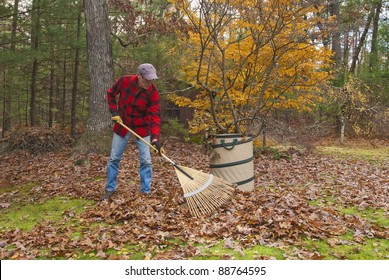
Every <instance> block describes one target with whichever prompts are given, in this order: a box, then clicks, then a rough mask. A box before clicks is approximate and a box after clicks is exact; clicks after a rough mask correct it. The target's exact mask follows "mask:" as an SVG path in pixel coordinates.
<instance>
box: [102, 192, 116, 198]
mask: <svg viewBox="0 0 389 280" xmlns="http://www.w3.org/2000/svg"><path fill="white" fill-rule="evenodd" d="M114 193H115V191H105V194H104V195H103V197H102V198H101V200H107V199H108V198H110V196H111V195H113V194H114Z"/></svg>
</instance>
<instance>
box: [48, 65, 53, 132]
mask: <svg viewBox="0 0 389 280" xmlns="http://www.w3.org/2000/svg"><path fill="white" fill-rule="evenodd" d="M53 123H54V68H51V69H50V89H49V127H50V128H51V127H53Z"/></svg>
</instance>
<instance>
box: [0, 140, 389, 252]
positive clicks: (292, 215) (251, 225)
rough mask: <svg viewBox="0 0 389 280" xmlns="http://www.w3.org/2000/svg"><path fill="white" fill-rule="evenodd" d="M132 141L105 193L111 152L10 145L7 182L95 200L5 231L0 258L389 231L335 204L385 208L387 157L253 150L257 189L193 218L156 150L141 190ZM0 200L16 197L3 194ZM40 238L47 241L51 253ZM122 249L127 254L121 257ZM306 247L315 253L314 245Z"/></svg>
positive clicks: (196, 164) (177, 147)
mask: <svg viewBox="0 0 389 280" xmlns="http://www.w3.org/2000/svg"><path fill="white" fill-rule="evenodd" d="M131 145H133V144H131ZM134 149H136V148H135V146H134V147H130V148H128V149H127V152H126V153H125V155H124V157H123V160H122V165H121V172H120V174H119V178H118V191H117V193H116V194H115V195H114V196H113V197H112V200H110V201H108V202H99V198H100V197H101V195H102V194H103V192H104V185H105V167H106V161H107V159H108V157H107V155H97V154H94V155H71V154H70V153H69V152H68V151H66V150H65V151H62V152H59V153H51V154H50V153H49V154H47V155H45V156H44V157H43V156H41V157H34V156H30V155H28V154H23V156H15V154H6V155H5V157H4V160H3V161H2V162H1V164H0V165H1V166H0V168H1V170H2V175H1V182H2V184H3V185H19V184H23V183H26V182H37V183H38V184H39V185H38V186H37V187H36V188H34V189H33V190H32V191H31V193H30V195H31V197H32V198H34V199H35V200H39V199H45V198H49V197H53V196H56V195H61V196H71V197H77V198H78V197H82V198H86V199H91V200H95V201H96V203H95V204H94V205H93V206H91V207H88V208H87V209H86V210H85V211H84V212H83V213H82V214H81V215H80V216H77V217H74V215H73V214H72V213H71V209H69V211H65V212H64V213H63V223H62V224H60V225H59V226H58V224H57V223H56V224H55V223H51V222H44V223H41V224H40V225H38V226H37V227H35V228H33V229H32V230H30V231H28V232H25V231H21V230H9V231H6V232H2V233H1V237H0V242H1V243H2V245H1V246H0V247H1V248H4V247H6V245H7V244H15V245H16V248H15V249H14V250H13V251H12V252H10V251H5V250H3V251H2V256H1V257H2V259H4V258H11V257H15V254H17V255H16V256H17V258H36V257H37V256H40V257H53V256H61V257H65V258H72V257H73V255H74V251H75V250H82V251H84V252H85V253H88V252H91V251H94V252H98V257H101V258H115V257H116V256H114V255H109V254H108V253H107V249H116V250H120V249H121V248H123V247H125V246H126V245H128V244H137V245H138V246H139V248H151V250H153V249H155V248H161V249H162V248H165V249H166V247H167V246H169V248H170V249H169V250H161V252H160V254H157V256H156V257H155V258H165V259H186V258H192V257H194V256H195V255H198V254H201V252H199V249H198V248H197V247H196V246H194V245H195V244H197V243H201V244H213V243H215V242H219V241H220V240H225V241H226V242H227V241H228V242H227V243H226V244H227V245H228V244H229V245H228V246H235V247H236V248H247V247H250V246H253V245H256V244H261V245H267V246H275V247H277V246H282V245H285V244H298V243H299V242H300V241H301V239H302V238H306V237H308V238H310V239H331V238H333V237H336V236H338V235H342V234H344V233H346V232H352V233H353V234H354V237H355V242H364V240H366V239H367V238H373V237H379V238H389V229H388V228H385V227H381V226H379V225H378V224H375V223H371V222H370V221H367V220H364V219H362V218H360V217H358V216H353V215H345V214H342V213H341V212H340V211H339V210H338V209H339V208H342V207H343V208H344V207H362V208H363V207H371V208H373V209H383V210H384V212H385V213H386V214H388V211H389V179H388V178H389V169H388V168H387V166H377V165H374V164H370V163H368V162H358V161H355V160H354V161H351V160H350V161H348V160H339V159H334V158H332V157H330V156H323V155H317V154H306V155H293V156H292V157H291V158H290V159H281V160H272V159H270V158H267V157H259V158H256V159H255V176H256V182H255V185H256V189H255V191H253V192H249V193H244V192H240V191H236V193H235V194H234V196H233V197H232V199H231V201H230V202H229V203H227V204H225V205H224V206H223V207H222V208H221V209H219V210H218V211H216V212H215V213H213V214H212V215H209V216H205V217H202V218H199V219H198V218H194V217H192V216H191V215H190V213H189V211H188V209H187V206H186V204H185V200H184V199H183V196H182V194H183V193H182V190H181V188H180V184H179V182H178V179H177V178H176V174H175V171H174V170H173V168H172V167H171V166H170V165H169V164H167V163H166V162H165V161H164V160H163V159H162V158H157V157H156V158H154V178H153V185H152V190H153V192H152V194H151V195H150V196H142V195H141V194H140V192H139V176H138V159H137V153H134V152H133V150H134ZM166 150H167V154H168V156H169V157H171V158H172V159H174V160H175V161H176V162H177V163H179V164H181V165H183V166H188V167H191V168H195V169H197V170H203V171H204V172H208V170H209V169H208V159H207V158H206V156H205V155H204V154H203V153H202V152H201V149H200V148H199V147H198V146H196V145H189V144H185V143H181V142H175V141H174V142H170V143H168V144H167V146H166ZM188 155H190V156H188ZM1 200H2V202H7V203H14V202H13V201H12V196H11V195H7V194H5V195H3V196H2V197H1ZM328 201H333V202H332V203H328ZM74 218H76V219H77V221H78V226H79V225H80V223H81V227H82V229H81V230H82V234H81V235H78V236H77V237H74V236H72V234H73V233H74V231H75V229H74V228H73V226H72V225H71V224H69V223H68V221H71V219H74ZM98 225H100V226H98ZM101 225H104V226H101ZM77 230H78V231H79V230H80V229H79V228H78V229H77ZM171 239H174V240H176V241H177V240H181V241H182V243H181V244H187V245H185V246H183V245H174V244H178V243H180V242H175V243H174V244H172V243H169V240H171ZM142 246H143V247H142ZM42 248H47V249H50V250H48V252H49V253H47V254H48V255H46V256H45V255H44V254H45V253H43V252H42V250H40V249H42ZM0 252H1V251H0ZM42 254H43V255H42ZM127 257H128V258H130V256H126V255H121V256H120V257H119V258H121V259H125V258H127ZM303 257H304V258H318V256H317V255H315V254H312V253H309V254H308V253H307V255H305V256H303Z"/></svg>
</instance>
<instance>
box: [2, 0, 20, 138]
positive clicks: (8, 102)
mask: <svg viewBox="0 0 389 280" xmlns="http://www.w3.org/2000/svg"><path fill="white" fill-rule="evenodd" d="M18 7H19V0H15V1H14V6H13V17H12V26H11V51H12V52H13V53H16V30H17V26H18ZM5 74H6V71H4V104H3V105H4V107H3V130H2V137H3V138H4V137H5V133H6V132H7V131H8V130H10V129H11V111H12V94H9V93H8V92H7V90H6V86H5V81H6V80H5V79H6V77H5ZM14 79H15V78H14V76H13V75H12V76H11V80H14ZM12 84H14V83H12Z"/></svg>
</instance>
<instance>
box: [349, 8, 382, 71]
mask: <svg viewBox="0 0 389 280" xmlns="http://www.w3.org/2000/svg"><path fill="white" fill-rule="evenodd" d="M375 7H376V6H375V4H373V5H372V8H371V10H370V13H369V15H368V17H367V20H366V24H365V29H364V30H363V33H362V35H361V38H360V39H359V42H358V45H357V47H356V49H355V51H354V55H353V60H352V62H351V67H350V73H354V72H355V68H356V66H357V62H358V57H359V54H360V52H361V50H362V47H363V44H364V43H365V39H366V35H367V32H368V31H369V27H370V24H371V20H372V18H373V16H374V13H375Z"/></svg>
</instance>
